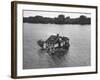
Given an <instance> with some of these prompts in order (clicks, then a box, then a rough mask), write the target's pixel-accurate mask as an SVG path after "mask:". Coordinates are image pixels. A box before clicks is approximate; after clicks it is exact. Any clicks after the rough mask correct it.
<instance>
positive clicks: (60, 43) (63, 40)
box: [37, 34, 70, 53]
mask: <svg viewBox="0 0 100 80" xmlns="http://www.w3.org/2000/svg"><path fill="white" fill-rule="evenodd" d="M37 43H38V45H39V46H40V47H41V49H42V50H47V52H48V53H55V52H58V51H66V50H68V49H69V46H70V44H69V38H68V37H64V36H59V34H57V35H51V36H50V37H49V38H48V39H47V40H46V41H43V40H38V41H37Z"/></svg>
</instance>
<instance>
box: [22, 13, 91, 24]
mask: <svg viewBox="0 0 100 80" xmlns="http://www.w3.org/2000/svg"><path fill="white" fill-rule="evenodd" d="M23 22H24V23H41V24H81V25H85V24H91V18H89V17H86V16H84V15H81V16H79V17H78V18H70V16H68V17H65V16H64V15H63V14H60V15H58V17H54V18H50V17H43V16H39V15H37V16H34V17H32V16H31V17H23Z"/></svg>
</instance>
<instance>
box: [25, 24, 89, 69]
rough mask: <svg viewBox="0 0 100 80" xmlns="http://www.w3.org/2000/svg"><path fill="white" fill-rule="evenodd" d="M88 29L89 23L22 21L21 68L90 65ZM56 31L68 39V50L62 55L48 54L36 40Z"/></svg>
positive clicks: (45, 37) (44, 38)
mask: <svg viewBox="0 0 100 80" xmlns="http://www.w3.org/2000/svg"><path fill="white" fill-rule="evenodd" d="M90 29H91V26H90V25H56V24H30V23H24V24H23V38H24V39H23V54H24V56H23V69H36V68H56V67H79V66H90V61H91V60H90V56H91V54H90V53H91V52H90V51H91V50H90V46H91V45H90V42H91V41H90V38H91V37H90V34H91V31H90ZM58 33H59V34H60V35H61V36H66V37H69V39H70V47H69V50H68V51H67V52H66V53H65V54H64V55H62V56H61V55H60V56H56V55H49V54H48V53H46V52H45V51H42V50H40V47H39V46H38V45H37V41H38V40H40V39H43V40H46V39H47V38H48V37H49V36H50V35H53V34H58ZM62 54H63V53H62Z"/></svg>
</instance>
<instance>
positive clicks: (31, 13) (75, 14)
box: [23, 10, 91, 18]
mask: <svg viewBox="0 0 100 80" xmlns="http://www.w3.org/2000/svg"><path fill="white" fill-rule="evenodd" d="M60 14H63V15H65V17H68V16H70V17H71V18H77V17H79V16H80V15H84V16H87V17H91V14H90V13H81V12H58V11H39V10H23V16H24V17H30V16H33V17H34V16H36V15H39V16H43V17H51V18H54V17H57V16H58V15H60Z"/></svg>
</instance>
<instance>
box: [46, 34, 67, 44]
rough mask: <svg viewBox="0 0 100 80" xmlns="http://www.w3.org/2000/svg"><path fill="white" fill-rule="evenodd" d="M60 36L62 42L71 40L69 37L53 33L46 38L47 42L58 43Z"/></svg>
mask: <svg viewBox="0 0 100 80" xmlns="http://www.w3.org/2000/svg"><path fill="white" fill-rule="evenodd" d="M59 38H61V40H60V42H62V41H66V40H69V38H67V37H61V36H57V35H51V36H50V37H49V38H48V39H47V40H46V43H50V44H55V43H57V42H58V41H59Z"/></svg>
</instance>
